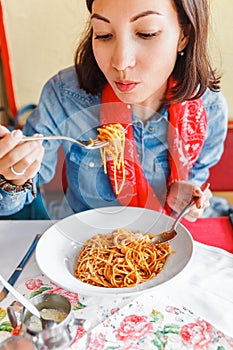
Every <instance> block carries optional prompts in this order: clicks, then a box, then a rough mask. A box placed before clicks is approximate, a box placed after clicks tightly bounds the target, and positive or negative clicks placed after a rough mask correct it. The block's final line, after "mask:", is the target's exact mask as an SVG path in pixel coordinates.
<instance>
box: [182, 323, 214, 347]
mask: <svg viewBox="0 0 233 350" xmlns="http://www.w3.org/2000/svg"><path fill="white" fill-rule="evenodd" d="M180 335H181V338H182V341H183V343H184V344H186V345H192V349H194V350H201V349H206V348H207V345H208V344H209V343H210V342H211V341H212V339H213V336H214V335H213V333H212V326H211V325H210V324H209V323H208V322H206V321H204V320H197V322H196V323H188V324H186V325H184V326H183V327H182V328H181V330H180Z"/></svg>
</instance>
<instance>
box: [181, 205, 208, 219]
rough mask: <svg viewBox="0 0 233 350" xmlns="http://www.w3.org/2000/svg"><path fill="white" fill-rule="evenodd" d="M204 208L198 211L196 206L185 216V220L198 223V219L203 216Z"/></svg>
mask: <svg viewBox="0 0 233 350" xmlns="http://www.w3.org/2000/svg"><path fill="white" fill-rule="evenodd" d="M203 212H204V208H203V209H197V208H196V207H195V206H194V207H193V208H192V209H191V210H190V211H189V212H188V213H187V214H186V215H185V216H184V217H185V219H187V220H188V221H192V222H194V221H196V220H197V219H198V218H200V217H201V216H202V215H203Z"/></svg>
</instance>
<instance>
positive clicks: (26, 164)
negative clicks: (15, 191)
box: [3, 141, 44, 184]
mask: <svg viewBox="0 0 233 350" xmlns="http://www.w3.org/2000/svg"><path fill="white" fill-rule="evenodd" d="M32 143H33V150H31V152H29V151H30V148H29V151H28V146H26V150H25V147H19V148H20V149H22V153H21V156H22V158H21V159H20V160H18V161H16V162H15V161H13V162H12V159H13V160H14V158H15V156H12V155H11V158H10V160H9V161H8V166H7V169H6V170H5V171H4V173H3V176H4V177H5V178H6V179H8V180H10V181H12V182H13V183H15V184H22V183H24V182H25V181H26V180H27V179H29V178H32V177H34V176H35V175H36V173H37V172H38V171H39V169H40V166H41V162H42V159H43V156H44V147H43V146H42V145H41V142H39V144H38V145H37V147H36V145H35V143H37V142H35V141H33V142H32ZM18 151H19V150H18ZM17 159H18V156H17ZM12 166H13V169H12ZM15 172H19V173H21V172H23V173H22V175H20V174H19V175H17V174H15Z"/></svg>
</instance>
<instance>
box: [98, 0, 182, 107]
mask: <svg viewBox="0 0 233 350" xmlns="http://www.w3.org/2000/svg"><path fill="white" fill-rule="evenodd" d="M92 26H93V51H94V55H95V58H96V61H97V63H98V65H99V67H100V69H101V70H102V72H103V74H104V75H105V77H106V79H107V80H108V82H109V83H110V85H111V86H112V88H113V90H114V91H115V93H116V95H117V96H118V97H119V99H120V100H122V101H123V102H125V103H129V104H140V105H142V106H147V107H152V108H153V106H154V105H156V104H158V101H159V100H160V99H161V98H163V97H164V93H165V91H166V86H167V79H168V77H169V76H170V75H171V73H172V71H173V68H174V65H175V62H176V58H177V53H178V51H182V49H183V48H184V47H185V43H186V37H184V36H183V33H182V31H181V28H180V26H179V23H178V17H177V13H176V9H175V6H174V4H173V0H143V1H142V0H94V2H93V5H92Z"/></svg>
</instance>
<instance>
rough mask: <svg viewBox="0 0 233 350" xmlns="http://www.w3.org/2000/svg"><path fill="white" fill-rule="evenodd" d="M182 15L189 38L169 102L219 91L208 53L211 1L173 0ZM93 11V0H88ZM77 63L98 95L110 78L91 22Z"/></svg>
mask: <svg viewBox="0 0 233 350" xmlns="http://www.w3.org/2000/svg"><path fill="white" fill-rule="evenodd" d="M173 1H174V5H175V7H176V10H177V13H178V18H179V22H180V25H181V27H182V28H183V30H184V32H186V33H187V35H189V41H188V44H187V46H186V48H185V49H184V55H183V56H180V55H178V57H177V61H176V64H175V67H174V70H173V73H172V76H173V79H174V80H175V81H176V82H177V85H176V87H175V89H174V91H173V95H172V98H171V99H170V100H169V101H177V102H182V101H185V100H188V99H191V98H198V97H200V96H201V95H202V94H203V93H204V92H205V90H206V89H207V88H209V89H211V90H212V91H218V90H219V88H220V86H219V84H220V76H217V74H216V71H215V70H214V69H213V68H212V67H211V63H210V59H209V56H208V53H207V37H208V26H209V21H208V18H209V7H208V0H173ZM86 3H87V6H88V9H89V11H91V5H92V3H93V0H86ZM75 66H76V72H77V75H78V79H79V83H80V87H81V88H82V89H84V90H86V91H87V92H90V93H92V94H97V93H99V92H101V91H102V89H103V87H104V86H105V84H106V82H107V81H106V78H105V76H104V75H103V73H102V71H101V70H100V68H99V67H98V65H97V63H96V60H95V57H94V54H93V50H92V27H91V24H90V23H89V24H88V27H87V29H86V32H85V36H84V37H83V39H82V41H81V42H80V44H79V46H78V48H77V51H76V54H75Z"/></svg>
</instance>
